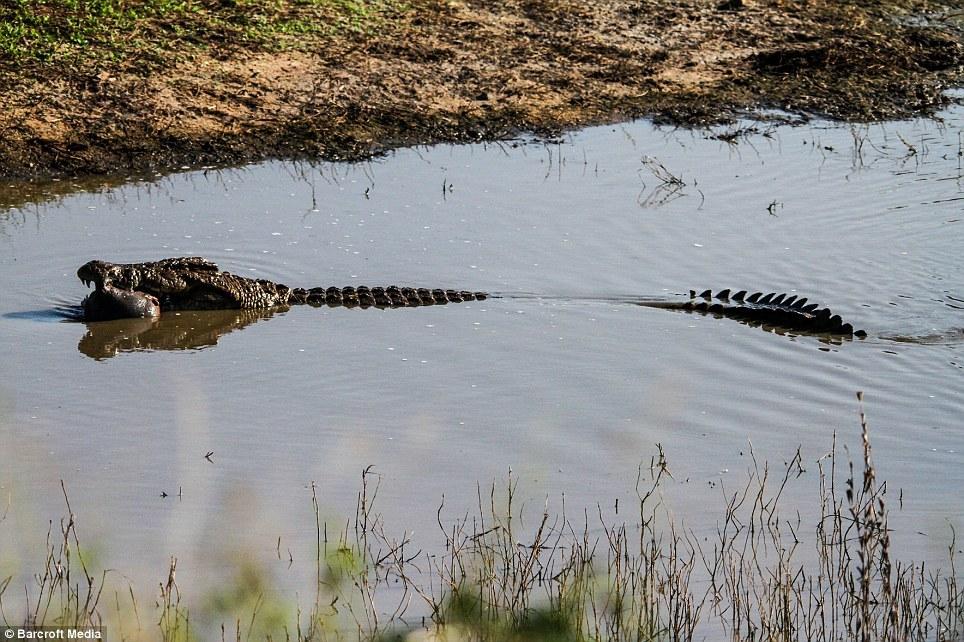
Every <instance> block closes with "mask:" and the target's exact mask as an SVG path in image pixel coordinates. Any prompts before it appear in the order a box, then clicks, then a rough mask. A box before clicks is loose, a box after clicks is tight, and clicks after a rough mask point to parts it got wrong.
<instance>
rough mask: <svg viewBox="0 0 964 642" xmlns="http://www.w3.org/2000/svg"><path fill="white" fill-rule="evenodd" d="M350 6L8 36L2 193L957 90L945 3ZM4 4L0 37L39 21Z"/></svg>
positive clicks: (383, 0) (959, 59)
mask: <svg viewBox="0 0 964 642" xmlns="http://www.w3.org/2000/svg"><path fill="white" fill-rule="evenodd" d="M99 1H100V2H102V3H110V2H116V0H99ZM157 2H161V0H146V1H145V3H144V4H145V5H151V4H154V3H157ZM91 4H92V5H93V4H96V3H95V2H91ZM235 4H236V5H242V4H243V3H242V2H238V3H235ZM348 4H349V3H334V2H328V1H327V0H280V1H279V2H278V3H277V4H276V5H275V7H276V8H275V9H264V8H263V7H262V8H260V9H257V10H255V9H254V8H252V7H251V6H249V7H240V8H238V7H237V6H235V8H234V9H232V10H228V9H223V8H217V9H214V8H210V7H207V5H197V6H194V9H193V10H192V11H191V12H188V13H184V12H185V11H186V10H184V9H181V10H179V11H180V13H179V12H178V11H174V10H171V11H168V12H167V13H162V12H160V10H158V11H155V12H154V13H150V14H149V13H148V12H146V10H145V12H144V14H143V15H131V16H128V17H126V18H124V19H123V20H121V19H118V21H117V22H116V24H115V23H112V22H110V21H109V20H107V19H106V18H104V17H103V16H80V17H79V18H78V17H76V16H75V17H74V18H75V20H74V22H72V23H71V24H78V23H79V24H86V23H84V22H83V20H84V19H88V18H96V19H97V22H95V23H93V26H91V27H90V30H89V33H88V32H84V35H83V38H82V40H83V44H82V45H81V44H75V43H74V42H73V40H76V39H77V38H78V36H77V35H76V34H73V33H72V32H65V31H64V29H63V28H61V29H60V30H59V31H58V30H54V31H53V36H51V35H50V33H47V32H44V31H43V30H40V31H37V30H36V29H35V30H34V31H24V34H27V35H24V36H23V37H22V38H21V40H20V41H17V42H21V41H23V42H24V43H26V44H25V46H24V47H23V48H22V50H19V49H18V50H15V52H14V54H13V55H10V51H9V50H10V49H11V45H10V44H9V43H7V44H6V48H7V50H8V51H7V55H6V56H4V57H3V58H0V95H3V96H4V101H5V102H6V103H7V104H6V105H5V107H6V108H5V109H4V110H2V113H0V131H2V132H4V138H5V140H6V144H5V145H4V146H3V147H2V149H0V178H3V179H7V180H10V179H13V180H16V179H41V180H42V179H49V178H64V177H71V176H79V175H104V174H114V173H130V172H133V173H141V172H148V171H156V170H158V169H162V168H170V167H176V166H184V165H188V166H200V165H214V164H237V163H245V162H255V161H260V160H266V159H271V158H288V159H306V158H311V159H319V160H359V159H364V158H367V157H371V156H373V155H378V154H380V153H384V152H386V151H389V150H391V149H394V148H398V147H402V146H408V145H415V144H432V143H445V142H452V143H463V142H480V141H484V140H497V139H504V138H507V137H511V136H515V135H519V134H522V133H534V134H536V135H537V136H538V135H555V134H558V133H559V132H562V131H566V130H570V129H573V128H577V127H583V126H589V125H596V124H603V123H612V122H617V121H622V120H629V119H634V118H640V117H649V118H652V119H653V120H654V122H656V123H657V124H670V125H676V126H683V127H701V126H709V125H714V124H720V123H725V122H728V121H730V120H732V119H733V118H734V117H736V116H739V115H741V114H746V113H747V112H748V111H751V113H752V110H754V109H760V108H774V109H778V110H782V111H784V112H786V114H787V116H786V117H785V118H783V119H781V118H778V120H782V121H783V122H800V121H801V120H803V121H806V120H809V119H811V118H827V119H831V120H844V121H855V122H870V121H879V120H886V119H895V118H901V117H907V116H912V115H930V114H933V113H934V111H935V110H937V109H939V108H941V107H942V106H945V105H946V104H947V103H948V102H950V99H949V98H947V97H946V96H945V95H944V93H943V92H944V90H945V89H948V88H951V87H955V86H961V85H964V15H959V14H960V12H959V11H956V10H955V9H954V8H953V6H952V3H950V2H925V1H920V0H898V1H896V2H877V3H853V4H840V3H835V2H830V1H829V0H811V1H810V2H808V3H805V4H806V6H803V5H802V3H799V2H785V1H782V0H760V1H759V2H757V1H752V2H751V0H746V1H745V2H742V1H739V0H730V1H729V2H724V3H719V2H716V1H715V0H714V1H711V2H707V1H704V0H669V1H666V2H654V1H650V0H644V1H643V2H638V1H637V2H630V1H628V0H607V1H606V2H602V3H594V4H593V5H592V6H585V4H584V3H576V2H570V1H569V0H518V1H513V2H508V3H503V4H498V5H491V4H489V3H484V2H480V1H476V2H460V1H456V0H453V1H449V2H444V1H442V0H437V1H434V0H433V1H429V0H424V1H416V2H412V3H408V4H404V5H403V4H401V3H397V2H392V1H391V0H378V1H373V2H370V3H367V4H366V3H356V4H353V5H351V6H350V8H345V6H348ZM2 6H3V5H0V11H6V13H7V15H5V16H4V15H2V14H0V17H3V18H5V19H7V20H8V21H11V20H14V19H19V20H21V22H23V24H25V25H28V26H29V25H30V24H32V23H30V19H33V18H35V16H13V18H11V15H10V12H11V11H12V10H11V9H2ZM179 6H185V5H179ZM186 6H189V7H190V6H193V5H191V3H187V5H186ZM359 6H361V7H363V9H364V11H365V12H364V13H362V14H358V11H359V8H358V7H359ZM257 11H260V12H261V13H257ZM346 12H348V13H347V14H346ZM352 12H354V13H352ZM255 18H257V19H256V20H255ZM251 21H254V22H255V23H256V26H257V28H258V29H260V31H258V30H255V29H254V27H252V26H251V24H249V23H250V22H251ZM346 21H347V22H346ZM101 25H104V26H103V28H102V27H101ZM291 25H301V26H300V27H299V30H295V29H293V27H292V26H291ZM339 25H341V26H339ZM345 25H347V26H345ZM47 27H49V25H47ZM318 27H324V28H318ZM316 28H317V29H316ZM98 29H100V31H98ZM48 30H49V29H48ZM35 31H36V33H39V34H40V35H36V34H35V33H34V32H35ZM171 33H177V34H180V35H179V37H178V38H175V39H171V38H170V34H171ZM30 34H34V36H30ZM28 36H29V37H28ZM47 36H50V37H52V38H53V42H51V41H50V40H49V38H48V40H44V39H43V37H47ZM31 37H33V38H34V40H31V39H30V38H31ZM58 38H60V40H57V39H58ZM71 38H72V39H73V40H72V39H71ZM165 38H167V40H165ZM3 44H4V43H3V42H0V45H3ZM44 47H46V49H45V48H44Z"/></svg>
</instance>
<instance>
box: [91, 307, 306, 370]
mask: <svg viewBox="0 0 964 642" xmlns="http://www.w3.org/2000/svg"><path fill="white" fill-rule="evenodd" d="M287 310H288V308H287V307H275V308H262V309H256V310H206V311H203V312H179V313H169V314H164V315H162V316H161V317H159V318H157V317H154V318H142V319H116V320H113V321H98V322H96V323H87V324H86V325H87V332H86V333H85V334H84V336H83V337H82V338H81V340H80V343H78V344H77V349H78V350H80V352H82V353H83V354H85V355H87V356H88V357H91V358H93V359H97V360H102V359H109V358H111V357H113V356H115V355H117V354H118V353H121V352H140V351H151V350H200V349H203V348H208V347H211V346H214V345H217V343H218V339H219V338H220V337H221V336H222V335H225V334H228V333H229V332H233V331H234V330H238V329H240V328H243V327H245V326H248V325H251V324H252V323H257V322H258V321H260V320H262V319H268V318H271V317H272V316H274V315H276V314H283V313H284V312H286V311H287Z"/></svg>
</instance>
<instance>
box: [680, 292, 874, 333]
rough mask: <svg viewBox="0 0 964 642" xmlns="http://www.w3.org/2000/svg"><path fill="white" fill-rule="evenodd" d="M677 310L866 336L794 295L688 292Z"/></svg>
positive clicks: (822, 309)
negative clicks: (686, 299)
mask: <svg viewBox="0 0 964 642" xmlns="http://www.w3.org/2000/svg"><path fill="white" fill-rule="evenodd" d="M679 308H680V309H682V310H686V311H689V312H700V313H703V314H715V315H719V316H721V317H726V318H728V319H735V320H738V321H743V322H745V323H753V324H761V325H772V326H777V327H781V328H786V329H788V330H799V331H803V332H812V333H816V334H834V335H844V336H855V337H860V338H863V337H866V336H867V333H866V332H864V331H863V330H855V329H854V326H853V325H852V324H850V323H846V322H844V320H843V319H842V318H840V316H839V315H837V314H834V313H833V312H832V311H831V310H830V308H826V307H820V306H819V305H817V304H816V303H808V299H807V298H806V297H800V296H798V295H787V294H778V293H775V292H771V293H769V294H764V293H762V292H754V293H753V294H749V295H748V294H747V293H746V291H745V290H740V291H739V292H736V293H735V294H731V293H730V290H729V289H727V290H720V291H718V292H717V293H716V294H715V295H714V294H713V292H712V291H711V290H704V291H702V292H700V293H699V294H696V291H695V290H690V299H689V300H688V301H686V302H684V303H682V304H681V305H680V306H679Z"/></svg>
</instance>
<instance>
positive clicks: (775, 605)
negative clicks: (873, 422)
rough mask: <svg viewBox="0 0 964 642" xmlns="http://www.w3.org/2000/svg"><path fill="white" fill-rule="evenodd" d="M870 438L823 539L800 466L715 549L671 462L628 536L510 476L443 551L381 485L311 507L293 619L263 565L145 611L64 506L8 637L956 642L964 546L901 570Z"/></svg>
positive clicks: (645, 476) (171, 579)
mask: <svg viewBox="0 0 964 642" xmlns="http://www.w3.org/2000/svg"><path fill="white" fill-rule="evenodd" d="M861 425H862V438H863V452H862V458H861V460H860V461H859V462H858V467H857V469H856V470H855V468H854V464H853V463H852V462H851V463H850V464H849V467H846V468H844V469H843V470H842V468H843V467H842V466H841V465H840V462H839V461H838V455H837V445H836V442H835V443H834V444H833V446H832V448H831V450H830V452H829V453H828V454H827V455H825V456H824V457H822V458H821V459H820V460H819V461H817V462H816V466H817V471H818V475H819V488H820V495H819V497H818V498H817V501H818V502H819V519H818V521H817V522H816V524H805V523H801V518H800V516H799V512H797V511H794V510H790V511H787V512H781V510H780V499H781V496H782V495H783V494H784V491H785V489H786V488H787V486H788V484H791V483H792V481H793V480H794V479H796V478H798V477H800V476H802V475H803V474H804V472H805V471H804V468H803V464H804V462H803V460H802V457H801V455H800V453H799V451H798V452H797V454H796V455H795V456H794V457H793V458H792V459H791V461H789V462H788V463H787V464H786V465H785V466H784V467H783V468H782V469H781V470H779V471H773V470H771V469H770V468H769V466H768V465H766V464H761V463H759V462H757V461H756V459H755V458H753V459H752V466H751V468H750V470H749V474H748V478H747V481H746V483H745V484H744V485H743V486H742V487H740V488H737V489H735V490H732V489H731V490H729V491H725V492H724V496H725V507H724V510H723V512H722V514H721V515H720V516H719V518H718V521H717V526H716V531H715V534H713V535H712V536H708V537H697V535H696V534H695V533H694V532H693V531H691V530H690V529H688V528H687V526H686V525H685V524H684V523H682V522H681V521H680V520H679V519H678V518H674V517H673V516H672V514H671V513H670V512H669V511H668V510H667V508H666V507H665V506H664V504H663V503H662V501H661V498H660V487H661V484H662V483H664V482H665V479H666V478H667V477H668V476H669V464H668V461H667V459H666V457H665V456H664V454H663V451H662V449H661V448H658V447H657V450H658V452H657V455H656V456H655V457H654V458H653V459H652V461H651V462H650V463H649V465H648V466H646V467H641V468H640V474H639V476H638V478H637V480H636V493H635V496H636V505H635V506H634V507H633V510H631V511H630V512H631V513H632V515H633V517H632V518H631V519H630V520H629V521H625V522H622V523H613V522H612V521H611V520H607V519H606V518H604V516H603V512H602V510H599V511H598V514H597V515H595V516H594V515H591V514H589V513H583V514H582V515H580V516H579V517H578V518H573V517H571V516H568V515H566V513H565V509H563V510H562V512H561V513H553V512H552V511H550V509H549V507H548V503H547V505H546V507H545V508H544V510H543V511H542V512H541V514H538V515H537V516H536V519H535V521H529V522H527V521H526V517H527V513H526V511H525V510H523V509H520V508H519V507H518V505H517V500H516V494H517V492H518V487H517V482H516V481H515V480H513V478H512V475H511V473H510V475H509V478H508V481H507V483H506V484H505V486H504V487H503V488H502V489H501V490H499V489H497V488H496V486H495V485H493V487H492V488H491V490H490V491H489V492H488V493H486V494H483V493H482V492H481V490H480V492H479V495H478V505H477V506H476V508H475V510H474V511H472V512H471V513H465V514H464V516H463V517H461V518H456V519H454V520H450V519H446V518H445V517H443V515H444V513H445V512H446V507H445V506H444V503H443V506H441V507H440V508H439V519H438V523H439V528H440V530H441V534H442V536H443V538H444V551H442V552H438V553H436V554H430V553H426V552H424V551H422V550H420V549H418V548H417V547H416V546H415V544H414V543H413V542H412V541H411V537H410V536H409V535H408V534H404V535H403V536H402V537H400V538H399V537H394V536H392V535H389V534H388V533H387V532H386V531H385V526H384V522H383V520H382V519H381V517H380V515H379V513H378V511H377V509H376V505H375V503H376V499H377V495H378V481H377V478H376V477H375V476H374V475H373V473H372V472H371V471H368V470H366V471H365V472H364V473H363V475H362V486H361V491H360V492H359V494H358V499H357V510H356V514H355V517H354V518H353V519H352V520H350V522H349V523H348V524H346V525H345V526H344V528H343V529H341V530H340V532H339V534H338V535H337V536H336V537H332V538H330V537H329V526H328V524H326V523H324V522H323V521H322V519H321V517H320V510H319V506H318V500H317V496H316V495H315V494H314V491H313V493H312V497H313V500H312V501H313V508H314V514H315V519H316V522H315V523H316V533H315V538H316V539H315V551H316V555H315V559H314V560H313V564H314V569H313V574H314V576H315V591H314V599H313V600H312V601H311V603H310V604H299V605H294V604H288V603H286V602H285V601H284V600H283V599H282V598H281V597H279V596H278V594H277V591H275V590H273V589H272V587H271V586H270V583H269V582H268V581H267V580H266V579H265V577H264V576H263V575H262V574H261V573H259V571H258V570H257V569H256V568H255V567H253V566H243V567H242V568H241V570H240V572H239V575H238V578H237V581H236V582H235V583H234V584H230V585H226V586H225V587H224V588H223V589H221V590H219V591H217V592H216V593H214V594H212V595H209V596H207V598H205V599H202V600H200V601H197V602H195V601H192V600H190V599H189V598H188V597H187V588H186V587H181V586H179V585H178V582H177V579H176V570H177V560H176V559H171V562H170V568H169V569H168V572H167V573H166V575H165V578H164V580H163V581H162V582H161V583H160V585H159V588H158V594H157V596H156V597H155V600H154V601H153V605H152V606H153V608H152V607H151V606H150V605H145V604H144V603H139V602H138V600H137V599H136V598H135V595H134V591H133V589H132V588H130V587H126V588H125V587H123V585H118V583H117V582H116V578H112V577H109V574H108V572H107V571H101V572H95V571H94V570H93V568H92V567H91V565H90V564H89V563H87V561H85V555H84V553H83V548H82V547H81V546H80V540H79V537H78V533H77V521H76V520H77V518H76V517H75V516H74V514H73V513H72V512H69V511H70V505H69V502H68V504H67V508H68V512H69V515H68V517H66V518H64V519H63V520H62V521H61V523H60V528H59V531H58V532H52V533H51V534H50V535H49V536H48V540H47V555H46V563H45V565H44V568H42V569H40V571H39V572H37V573H36V575H35V582H34V583H33V584H32V585H30V586H27V587H26V590H25V592H21V591H18V590H14V587H13V586H12V580H11V579H10V578H7V579H6V580H4V581H3V582H0V613H2V615H3V618H4V619H5V622H3V624H8V625H21V624H28V625H38V626H39V625H47V626H51V625H59V626H104V627H107V630H108V631H110V632H111V634H112V636H113V638H114V639H119V640H120V639H123V640H141V639H151V640H153V639H161V640H165V641H168V640H170V641H175V640H177V641H180V640H196V639H214V638H217V637H220V638H221V639H237V640H241V639H244V640H249V639H252V640H253V639H263V640H329V639H333V640H334V639H337V640H340V639H366V640H389V639H412V640H416V639H417V640H428V639H434V640H554V641H564V640H573V641H576V640H691V639H702V638H704V637H709V638H711V639H713V638H722V637H724V636H725V637H729V638H732V639H745V640H860V641H861V642H869V641H871V640H895V641H896V640H937V641H944V640H948V641H949V640H959V639H961V636H962V635H964V586H962V585H961V583H960V578H959V576H958V572H957V569H956V566H955V556H956V554H957V553H958V552H959V551H958V550H957V541H956V539H955V536H954V533H953V530H952V531H951V534H950V543H949V547H948V549H947V550H948V559H947V566H946V568H945V569H944V570H933V569H925V568H924V565H923V564H919V563H905V562H903V561H902V560H900V559H899V558H898V557H897V555H896V553H897V552H896V551H895V550H894V547H893V545H892V543H891V539H890V530H889V528H888V503H887V487H886V483H884V482H882V481H881V480H879V479H878V477H877V472H876V470H875V468H874V464H873V461H872V458H871V446H870V439H869V431H868V427H867V422H866V420H865V418H864V417H863V414H861ZM65 498H66V492H65ZM528 516H531V511H529V514H528ZM18 593H19V594H20V596H24V597H23V598H18V597H17V594H18ZM24 599H25V603H22V604H19V605H18V606H16V607H12V606H11V604H10V603H11V602H12V601H13V602H16V601H18V600H20V601H21V602H22V601H23V600H24ZM189 603H190V604H191V606H188V604H189ZM20 613H23V614H24V615H23V616H22V617H21V616H20V615H17V614H20Z"/></svg>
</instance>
